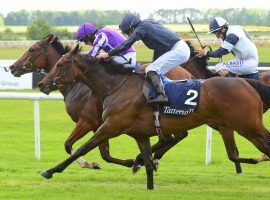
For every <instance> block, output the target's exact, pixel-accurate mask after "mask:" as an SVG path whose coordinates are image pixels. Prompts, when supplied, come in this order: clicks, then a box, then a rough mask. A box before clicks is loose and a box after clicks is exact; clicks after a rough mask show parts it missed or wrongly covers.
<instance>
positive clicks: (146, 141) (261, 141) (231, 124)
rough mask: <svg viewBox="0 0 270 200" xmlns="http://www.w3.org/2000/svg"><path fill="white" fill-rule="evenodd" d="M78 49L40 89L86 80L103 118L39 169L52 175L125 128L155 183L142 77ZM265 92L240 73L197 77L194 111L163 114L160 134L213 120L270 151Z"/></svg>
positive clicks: (150, 183)
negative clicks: (65, 153) (75, 145)
mask: <svg viewBox="0 0 270 200" xmlns="http://www.w3.org/2000/svg"><path fill="white" fill-rule="evenodd" d="M78 49H79V45H77V46H76V48H75V49H73V50H72V51H70V52H69V53H67V54H65V55H64V56H62V58H61V59H60V60H59V61H58V62H57V63H56V64H55V66H54V67H53V69H52V70H51V71H50V72H49V73H48V74H47V75H46V76H45V77H44V79H43V80H42V81H41V82H40V83H39V87H40V89H41V91H42V92H44V93H47V94H49V93H50V92H51V91H52V90H55V89H56V88H55V87H54V86H55V85H61V84H64V83H71V82H74V81H75V80H76V81H81V82H83V83H85V84H86V85H88V86H89V87H90V88H91V89H92V91H93V93H95V94H96V95H98V96H99V97H101V98H102V99H103V112H102V118H103V123H102V125H101V126H100V127H99V128H98V130H97V131H96V132H95V134H94V136H93V137H92V138H91V139H90V140H88V141H87V142H85V143H84V144H83V145H82V146H81V147H80V148H79V149H77V151H75V153H74V154H72V155H71V156H70V157H69V158H67V159H66V160H65V161H63V162H62V163H60V164H58V165H57V166H55V167H54V168H51V169H49V170H46V171H45V172H43V173H42V174H41V175H42V176H43V177H45V178H48V179H49V178H52V176H53V174H54V173H60V172H62V171H63V170H64V169H65V168H66V167H68V166H69V165H70V164H71V163H72V162H73V161H75V160H76V159H77V158H78V157H79V156H82V155H85V154H86V153H88V152H89V151H91V150H92V149H94V148H95V147H96V146H98V145H99V144H101V143H102V142H104V141H106V140H108V139H110V138H112V137H117V136H119V135H121V134H123V133H126V134H127V135H129V136H131V137H133V138H134V139H135V140H136V141H137V144H138V146H139V149H140V151H141V153H142V156H143V160H144V163H145V166H146V174H147V189H153V187H154V185H153V169H154V168H155V165H154V164H153V159H152V151H151V146H150V137H151V136H153V135H154V134H155V130H154V127H153V124H152V107H151V106H149V105H148V104H147V102H146V98H145V96H144V94H143V92H142V88H143V85H144V84H146V80H143V79H142V78H141V77H140V76H137V75H130V76H129V75H128V74H121V73H111V72H108V71H109V70H110V69H114V68H115V69H116V68H117V67H116V66H111V65H112V64H110V63H104V62H99V61H97V60H96V59H93V58H92V57H90V56H88V55H82V54H80V53H78ZM122 67H123V66H122ZM254 85H256V86H257V87H254ZM254 88H256V90H255V89H254ZM235 91H238V93H236V92H235ZM266 97H267V98H266ZM269 97H270V87H268V86H266V85H263V84H262V83H260V82H258V81H250V82H247V81H245V80H243V79H239V78H235V79H229V78H212V79H207V80H204V81H202V83H201V93H200V103H199V106H198V109H197V110H196V111H195V112H193V113H191V114H189V115H187V116H182V117H179V116H174V115H161V124H162V126H163V134H164V135H170V134H171V133H175V135H178V134H183V132H184V131H186V130H189V129H191V128H195V127H197V126H199V125H202V124H205V123H210V124H211V123H213V124H216V125H218V126H219V127H222V128H225V129H226V128H228V129H233V130H236V131H237V132H238V133H239V134H241V135H242V136H243V137H245V138H246V139H248V140H249V141H250V142H251V143H253V144H254V145H255V146H256V147H257V149H258V150H259V151H261V152H263V153H264V154H266V155H267V156H268V157H269V156H270V134H269V131H268V130H267V129H266V128H265V127H264V125H263V119H262V110H263V104H262V101H261V98H263V100H264V102H265V103H267V104H268V105H270V98H269ZM250 110H252V112H249V111H250ZM243 119H245V120H243ZM120 122H121V123H120ZM138 127H143V128H138Z"/></svg>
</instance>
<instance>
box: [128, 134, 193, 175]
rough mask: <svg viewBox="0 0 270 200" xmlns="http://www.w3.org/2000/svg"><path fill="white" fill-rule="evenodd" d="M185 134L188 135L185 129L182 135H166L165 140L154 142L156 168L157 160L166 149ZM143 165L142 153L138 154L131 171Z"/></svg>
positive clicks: (134, 171) (153, 150)
mask: <svg viewBox="0 0 270 200" xmlns="http://www.w3.org/2000/svg"><path fill="white" fill-rule="evenodd" d="M187 135H188V132H187V131H186V132H183V134H182V135H176V136H173V135H171V137H169V136H166V140H159V141H158V142H157V143H156V144H154V145H153V146H152V152H153V153H155V154H154V165H155V166H156V168H158V165H159V162H158V160H159V159H161V158H162V157H163V155H164V154H165V153H166V152H167V151H168V150H170V149H171V148H172V147H173V146H174V145H176V144H177V143H178V142H180V141H181V140H182V139H184V138H185V137H187ZM143 165H144V163H143V159H142V155H141V154H139V155H138V156H137V157H136V159H135V162H134V165H133V167H132V171H133V173H137V172H138V171H139V170H140V166H143Z"/></svg>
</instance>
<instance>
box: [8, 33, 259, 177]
mask: <svg viewBox="0 0 270 200" xmlns="http://www.w3.org/2000/svg"><path fill="white" fill-rule="evenodd" d="M187 43H188V42H187ZM188 44H189V46H190V48H191V53H192V54H191V59H190V61H189V62H188V63H186V64H184V65H183V66H184V67H186V66H189V65H191V67H190V68H191V69H192V68H193V65H194V64H195V65H196V64H198V63H199V64H200V65H202V66H206V65H205V63H206V64H207V62H205V60H204V59H201V58H197V57H193V56H194V55H193V53H194V47H193V46H191V43H188ZM69 50H70V48H69V47H68V46H66V47H64V45H63V44H62V43H61V42H60V41H59V39H58V38H57V37H54V36H53V35H48V36H46V37H45V38H44V39H42V40H41V41H39V42H37V43H35V44H34V45H32V46H31V47H30V48H29V50H28V51H27V52H25V53H24V54H23V56H21V58H19V59H18V60H17V61H16V62H15V63H14V64H13V65H12V66H11V67H10V68H11V70H12V71H11V72H12V74H14V76H17V77H19V76H21V75H23V74H25V73H29V72H33V71H35V70H41V69H43V70H45V71H46V73H48V72H49V71H50V70H51V68H52V67H53V65H54V64H55V63H56V61H57V60H58V59H59V58H60V57H61V56H62V55H63V54H64V53H66V52H68V51H69ZM194 58H195V59H194ZM146 66H147V64H146V65H141V67H140V71H141V72H142V73H144V69H145V67H146ZM166 76H167V77H168V78H170V79H172V80H180V79H190V78H191V77H192V75H191V74H190V73H189V72H187V71H186V70H184V69H183V68H182V67H179V66H177V67H175V68H173V69H172V70H171V71H169V72H168V73H166ZM61 88H62V89H61ZM66 88H68V89H66ZM60 91H62V94H63V95H64V97H65V103H66V110H67V112H68V114H69V115H70V117H71V119H72V120H73V121H74V122H76V123H77V124H76V127H75V129H74V130H73V131H72V133H71V134H70V136H69V137H68V139H67V140H66V142H65V149H66V151H67V152H68V153H69V152H72V151H73V150H72V144H74V142H76V141H77V140H79V139H80V138H81V137H83V136H84V135H85V134H86V133H88V132H89V131H90V130H94V131H95V130H96V129H97V127H98V126H99V125H98V124H99V123H100V122H101V119H100V120H98V119H97V117H100V116H101V113H100V114H99V113H98V112H101V109H100V108H101V106H100V105H99V103H100V102H99V100H98V98H97V97H96V96H95V95H94V94H93V93H92V91H91V90H90V89H89V88H88V87H86V86H85V85H84V84H81V83H75V84H72V85H71V84H69V85H67V86H65V87H60ZM63 91H64V92H63ZM73 97H76V98H73ZM77 99H80V101H77ZM95 119H96V121H95ZM211 126H212V127H213V128H215V129H216V130H218V131H219V132H220V133H221V135H222V138H223V140H224V143H225V146H226V150H227V153H228V157H229V159H230V160H232V161H233V162H234V163H235V165H236V171H237V173H242V170H241V166H240V162H247V163H253V164H254V163H258V162H260V161H263V159H262V158H259V159H247V160H246V159H242V158H238V155H239V153H238V150H237V147H236V144H235V141H234V136H233V130H232V131H231V132H229V131H225V130H224V129H220V128H219V127H217V126H215V125H214V124H212V125H211ZM181 139H183V138H182V137H181V138H177V137H176V138H174V140H172V144H171V145H168V146H167V148H164V149H163V150H160V151H157V152H156V153H155V154H154V157H155V158H156V159H160V158H161V157H162V156H163V155H164V154H165V152H166V151H167V150H169V149H170V148H171V147H172V146H173V145H174V144H176V143H177V142H179V141H180V140H181ZM99 148H100V152H101V155H102V158H103V159H104V160H106V161H107V162H112V163H116V164H120V165H124V166H127V167H130V166H131V165H132V160H120V159H116V158H113V157H111V156H110V153H109V143H108V141H107V142H105V143H104V144H102V145H100V146H99ZM153 151H155V150H154V149H153ZM138 159H139V157H138ZM136 160H137V159H136ZM239 160H240V161H239ZM77 162H78V163H79V165H80V166H81V167H88V168H93V167H94V168H97V167H99V165H97V164H96V163H95V162H93V163H91V164H90V163H88V162H87V161H85V160H83V159H82V158H80V159H78V160H77ZM142 164H143V163H142V160H140V162H139V163H137V165H142ZM133 166H134V168H133V172H136V171H137V170H139V168H138V166H136V165H133Z"/></svg>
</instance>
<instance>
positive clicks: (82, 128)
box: [65, 120, 100, 169]
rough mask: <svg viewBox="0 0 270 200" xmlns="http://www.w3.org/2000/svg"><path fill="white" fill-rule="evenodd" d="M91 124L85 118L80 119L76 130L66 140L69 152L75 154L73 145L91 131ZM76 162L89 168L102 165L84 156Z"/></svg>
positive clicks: (97, 167)
mask: <svg viewBox="0 0 270 200" xmlns="http://www.w3.org/2000/svg"><path fill="white" fill-rule="evenodd" d="M91 130H92V128H91V125H90V124H89V123H87V122H85V121H83V120H79V121H78V122H77V124H76V126H75V128H74V130H73V131H72V132H71V134H70V135H69V137H68V138H67V140H66V141H65V150H66V152H67V153H68V154H71V155H72V154H74V152H75V151H74V150H73V149H72V145H73V144H74V143H75V142H76V141H78V140H79V139H81V138H82V137H84V136H85V135H86V134H87V133H88V132H89V131H91ZM76 162H77V163H78V164H79V166H80V167H82V168H89V169H100V165H99V164H98V163H96V162H91V163H89V162H88V161H86V160H85V159H83V158H81V157H80V158H78V159H77V160H76Z"/></svg>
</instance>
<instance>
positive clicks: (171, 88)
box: [143, 76, 201, 116]
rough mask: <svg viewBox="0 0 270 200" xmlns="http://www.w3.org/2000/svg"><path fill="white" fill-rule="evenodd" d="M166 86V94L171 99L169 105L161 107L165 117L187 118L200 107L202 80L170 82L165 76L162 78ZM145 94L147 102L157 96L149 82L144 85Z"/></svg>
mask: <svg viewBox="0 0 270 200" xmlns="http://www.w3.org/2000/svg"><path fill="white" fill-rule="evenodd" d="M161 80H162V82H163V84H164V90H165V93H166V95H167V97H168V99H169V104H168V105H165V106H160V110H159V111H160V113H161V114H165V115H180V116H186V115H188V114H190V113H192V112H194V111H196V109H197V108H198V106H199V102H200V90H201V80H199V79H190V80H177V81H175V80H170V79H168V78H166V77H165V76H162V77H161ZM143 92H144V94H145V97H146V99H147V101H148V100H149V99H152V98H154V97H155V96H156V93H155V90H154V88H153V86H152V84H150V83H149V82H148V84H147V85H146V84H144V88H143Z"/></svg>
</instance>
